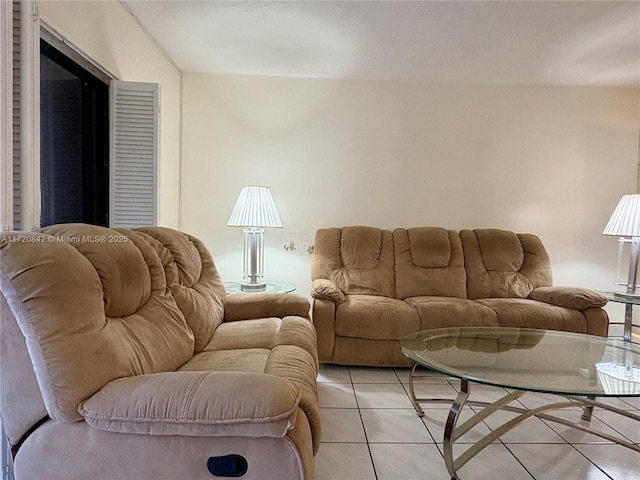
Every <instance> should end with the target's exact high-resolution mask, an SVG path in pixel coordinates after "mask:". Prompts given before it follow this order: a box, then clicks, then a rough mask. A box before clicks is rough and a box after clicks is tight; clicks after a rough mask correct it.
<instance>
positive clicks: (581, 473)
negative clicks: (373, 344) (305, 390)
mask: <svg viewBox="0 0 640 480" xmlns="http://www.w3.org/2000/svg"><path fill="white" fill-rule="evenodd" d="M421 373H424V374H425V377H424V378H422V379H420V380H419V383H418V384H417V386H416V390H417V392H416V393H417V395H418V396H430V397H446V398H453V397H454V396H455V393H456V388H458V386H459V382H458V381H457V380H455V379H447V378H445V377H443V376H441V375H437V374H430V373H427V372H426V371H422V372H421ZM408 375H409V369H402V368H400V369H393V368H366V367H342V366H335V365H322V366H321V368H320V375H319V377H318V388H319V396H320V408H321V415H322V429H323V431H322V444H321V446H320V451H319V453H318V455H317V456H316V459H315V477H316V479H317V480H354V479H357V480H396V479H397V480H414V479H415V480H422V479H429V480H448V479H449V474H448V473H447V469H446V468H445V464H444V459H443V456H442V436H443V431H444V425H445V423H446V418H447V415H448V412H449V410H448V406H447V405H446V404H443V403H433V404H426V405H425V404H423V409H424V411H425V416H424V417H423V418H420V417H418V416H417V414H416V413H415V410H414V409H413V406H412V404H411V401H410V400H409V394H408V392H409V386H408ZM503 394H504V390H502V389H496V388H493V387H488V386H482V385H473V384H472V385H471V398H472V399H476V400H483V401H488V400H491V399H495V398H498V397H500V396H502V395H503ZM549 397H553V396H548V395H541V394H529V395H526V396H525V397H523V398H521V399H520V401H521V402H522V403H523V404H524V405H526V406H527V407H528V408H533V407H534V406H539V405H541V404H543V403H545V400H548V398H549ZM555 398H557V397H555ZM610 401H611V402H612V403H614V404H615V405H616V406H617V407H619V408H622V409H625V410H634V411H636V412H635V413H637V414H640V399H638V398H634V399H630V398H628V399H611V400H610ZM466 408H467V407H465V409H466ZM581 413H582V410H581V409H580V408H576V409H567V410H564V411H562V412H559V413H557V415H558V416H565V417H567V418H570V419H571V420H572V421H574V420H579V419H580V415H581ZM469 414H470V413H469V412H467V413H465V410H463V415H462V420H464V418H465V417H466V416H468V415H469ZM509 415H512V414H510V413H509V412H497V413H496V416H495V417H493V418H491V417H490V418H488V419H487V420H486V421H485V422H484V423H483V424H480V425H478V426H477V427H475V428H474V429H473V430H472V431H471V432H470V434H469V440H467V442H470V441H473V440H474V438H475V439H477V438H479V436H480V435H482V434H486V433H487V432H489V431H490V429H491V428H496V426H497V425H499V424H500V422H501V421H504V420H505V419H508V418H509ZM462 420H461V421H462ZM592 424H593V426H594V427H597V428H598V429H599V430H615V431H616V432H618V433H619V434H622V435H625V436H626V437H627V438H629V439H630V440H631V441H633V442H636V443H638V442H640V425H638V423H636V422H633V421H631V420H629V419H625V418H624V417H620V416H618V415H615V414H611V413H610V412H606V411H603V410H598V409H596V410H595V412H594V418H593V419H592ZM466 447H468V443H467V445H466V446H465V445H464V444H463V443H462V442H461V443H460V444H459V445H457V446H456V449H455V451H456V453H458V452H461V451H464V449H465V448H466ZM459 475H460V477H461V478H463V479H464V480H485V479H492V480H501V479H509V480H518V479H526V480H531V479H536V480H559V479H563V480H608V479H613V480H639V479H640V453H636V452H633V451H632V450H629V449H627V448H624V447H621V446H618V445H615V444H613V443H610V442H607V441H606V440H603V439H601V438H599V437H595V436H593V435H590V434H588V433H583V432H580V431H578V430H576V429H572V428H570V427H565V426H562V425H560V424H557V423H551V422H549V423H547V422H544V421H542V420H539V419H537V418H533V419H531V420H529V421H527V422H526V423H525V424H523V425H520V426H518V427H516V428H515V429H514V430H512V431H511V432H509V433H507V434H506V435H504V436H503V437H502V438H501V439H500V440H499V441H496V442H495V443H493V444H491V445H490V446H489V447H487V448H486V449H485V450H483V451H482V452H480V454H478V455H477V456H476V457H475V458H473V459H472V460H470V461H469V463H467V464H466V465H465V466H464V467H462V468H461V469H460V471H459Z"/></svg>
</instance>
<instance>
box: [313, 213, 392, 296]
mask: <svg viewBox="0 0 640 480" xmlns="http://www.w3.org/2000/svg"><path fill="white" fill-rule="evenodd" d="M393 259H394V254H393V238H392V234H391V231H390V230H381V229H379V228H373V227H361V226H349V227H343V228H324V229H319V230H317V231H316V240H315V247H314V252H313V258H312V262H311V279H312V280H316V279H318V278H326V279H329V280H332V281H333V282H335V283H336V285H338V287H340V288H341V289H342V291H343V292H344V293H345V294H347V295H357V294H364V295H381V296H385V297H395V280H394V260H393Z"/></svg>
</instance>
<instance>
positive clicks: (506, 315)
mask: <svg viewBox="0 0 640 480" xmlns="http://www.w3.org/2000/svg"><path fill="white" fill-rule="evenodd" d="M476 301H477V302H478V303H479V304H482V305H485V306H487V307H489V308H491V309H493V310H494V311H495V312H496V314H497V315H498V318H499V320H500V325H501V326H503V327H518V328H541V329H547V330H564V331H567V332H576V333H586V332H587V322H586V319H585V317H584V315H582V313H580V312H578V311H576V310H572V309H570V308H565V307H557V306H554V305H549V304H548V303H543V302H538V301H537V300H529V299H526V298H485V299H481V300H476Z"/></svg>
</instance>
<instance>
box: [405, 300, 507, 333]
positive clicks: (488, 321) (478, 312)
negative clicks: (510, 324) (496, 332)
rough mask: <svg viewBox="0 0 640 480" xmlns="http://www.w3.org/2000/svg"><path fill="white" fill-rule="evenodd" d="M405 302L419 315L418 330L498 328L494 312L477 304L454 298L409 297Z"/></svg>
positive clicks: (498, 323)
mask: <svg viewBox="0 0 640 480" xmlns="http://www.w3.org/2000/svg"><path fill="white" fill-rule="evenodd" d="M405 302H407V303H408V304H409V305H411V306H413V307H415V308H416V309H417V311H418V313H419V315H420V328H419V329H418V330H428V329H431V328H445V327H465V326H469V327H472V326H478V327H480V326H483V327H497V326H500V322H499V320H498V315H497V314H496V312H495V311H494V310H493V309H491V308H489V307H487V306H485V305H482V304H480V303H478V302H475V301H473V300H467V299H466V298H455V297H410V298H406V299H405Z"/></svg>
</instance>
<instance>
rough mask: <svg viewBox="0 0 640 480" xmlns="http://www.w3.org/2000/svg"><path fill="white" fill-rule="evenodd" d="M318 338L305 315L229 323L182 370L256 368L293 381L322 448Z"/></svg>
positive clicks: (218, 330)
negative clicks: (318, 389) (318, 388)
mask: <svg viewBox="0 0 640 480" xmlns="http://www.w3.org/2000/svg"><path fill="white" fill-rule="evenodd" d="M238 295H241V294H238ZM251 295H254V294H251ZM269 295H271V294H269ZM230 296H232V295H230ZM242 296H243V297H244V295H242ZM316 342H317V340H316V335H315V329H314V328H313V324H312V323H311V322H310V321H309V320H307V319H305V318H301V317H294V316H289V317H284V318H275V317H271V318H258V319H253V320H241V321H236V322H224V323H222V324H221V325H220V326H219V327H218V328H217V329H216V332H215V334H214V336H213V338H212V339H211V342H209V344H207V345H206V346H205V347H204V348H203V349H202V351H201V352H200V353H197V354H195V355H194V356H193V358H192V359H191V360H189V361H188V362H187V363H186V364H184V365H183V366H182V367H180V371H217V372H255V373H266V374H269V375H275V376H277V377H281V378H284V379H287V380H289V381H291V382H292V383H293V384H294V385H296V386H297V387H298V388H300V392H301V398H300V408H301V409H302V411H303V412H304V413H305V415H306V416H307V418H308V419H309V424H310V427H311V431H312V432H313V447H314V451H316V452H317V450H318V448H319V447H320V409H319V405H318V391H317V384H316V377H317V375H318V357H317V350H316Z"/></svg>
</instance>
